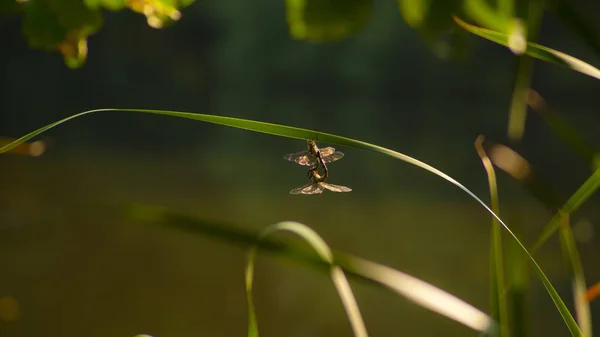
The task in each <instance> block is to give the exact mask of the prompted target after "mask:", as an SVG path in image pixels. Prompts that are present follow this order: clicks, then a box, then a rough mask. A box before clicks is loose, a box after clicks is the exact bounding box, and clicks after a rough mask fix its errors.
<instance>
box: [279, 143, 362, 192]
mask: <svg viewBox="0 0 600 337" xmlns="http://www.w3.org/2000/svg"><path fill="white" fill-rule="evenodd" d="M306 146H307V149H306V150H305V151H300V152H296V153H288V154H286V155H285V156H283V158H284V159H286V160H289V161H293V162H295V163H296V164H299V165H302V166H310V170H308V179H310V183H308V184H306V185H304V186H302V187H298V188H294V189H293V190H291V191H290V193H291V194H319V193H323V191H324V190H325V189H328V190H330V191H333V192H350V191H352V189H351V188H349V187H346V186H340V185H334V184H329V183H326V182H325V181H326V180H327V178H328V176H329V170H328V169H327V163H331V162H334V161H336V160H338V159H341V158H342V157H343V156H344V154H343V153H342V152H340V151H336V150H335V149H334V148H333V147H326V148H322V149H319V148H318V147H317V143H316V142H315V141H314V140H308V141H307V142H306ZM319 167H323V169H324V173H323V174H322V175H321V174H320V173H319Z"/></svg>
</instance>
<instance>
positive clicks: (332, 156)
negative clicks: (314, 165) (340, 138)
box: [320, 147, 344, 164]
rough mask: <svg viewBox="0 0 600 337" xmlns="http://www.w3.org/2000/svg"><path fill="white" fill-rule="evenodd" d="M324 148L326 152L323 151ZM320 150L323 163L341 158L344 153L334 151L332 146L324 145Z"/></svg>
mask: <svg viewBox="0 0 600 337" xmlns="http://www.w3.org/2000/svg"><path fill="white" fill-rule="evenodd" d="M329 149H331V150H329ZM324 150H328V151H327V152H323V151H324ZM320 152H321V159H323V162H324V163H325V164H327V163H331V162H333V161H336V160H338V159H342V157H344V153H343V152H340V151H336V150H335V149H334V148H332V147H326V148H324V149H321V150H320Z"/></svg>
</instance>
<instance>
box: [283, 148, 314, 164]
mask: <svg viewBox="0 0 600 337" xmlns="http://www.w3.org/2000/svg"><path fill="white" fill-rule="evenodd" d="M283 159H285V160H288V161H293V162H295V163H297V164H299V165H303V166H314V165H315V164H316V163H317V159H316V158H315V157H313V155H312V154H310V152H308V151H300V152H296V153H288V154H286V155H284V156H283Z"/></svg>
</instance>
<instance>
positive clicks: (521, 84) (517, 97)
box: [508, 0, 544, 141]
mask: <svg viewBox="0 0 600 337" xmlns="http://www.w3.org/2000/svg"><path fill="white" fill-rule="evenodd" d="M543 12H544V3H543V2H542V1H536V0H534V1H530V2H529V7H528V13H527V34H528V36H529V38H528V39H529V40H531V41H536V40H537V35H538V32H539V29H540V25H541V23H542V15H543ZM532 72H533V58H532V57H531V56H529V55H527V54H522V55H519V56H518V57H517V65H516V69H515V83H514V87H513V95H512V101H511V104H510V111H509V115H508V137H509V138H510V139H511V140H513V141H519V140H521V138H522V137H523V133H524V132H525V119H526V118H525V117H526V115H527V105H526V103H525V94H526V91H527V90H528V89H529V87H530V86H531V74H532Z"/></svg>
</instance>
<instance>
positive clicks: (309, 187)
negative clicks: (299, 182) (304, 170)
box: [290, 183, 324, 194]
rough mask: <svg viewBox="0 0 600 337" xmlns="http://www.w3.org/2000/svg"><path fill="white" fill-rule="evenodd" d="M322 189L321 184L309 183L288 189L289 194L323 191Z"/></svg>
mask: <svg viewBox="0 0 600 337" xmlns="http://www.w3.org/2000/svg"><path fill="white" fill-rule="evenodd" d="M323 190H324V189H323V186H321V184H315V183H309V184H306V185H304V186H302V187H298V188H294V189H293V190H291V191H290V194H319V193H323Z"/></svg>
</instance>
